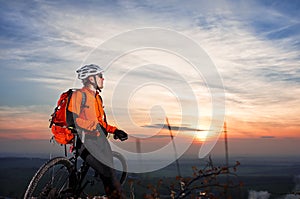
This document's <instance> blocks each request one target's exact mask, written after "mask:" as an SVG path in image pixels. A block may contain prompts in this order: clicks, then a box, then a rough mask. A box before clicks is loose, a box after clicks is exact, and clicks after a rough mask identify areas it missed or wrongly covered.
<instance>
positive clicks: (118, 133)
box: [114, 129, 128, 141]
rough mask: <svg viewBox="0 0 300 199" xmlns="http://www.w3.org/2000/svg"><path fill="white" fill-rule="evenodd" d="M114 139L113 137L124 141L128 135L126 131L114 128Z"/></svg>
mask: <svg viewBox="0 0 300 199" xmlns="http://www.w3.org/2000/svg"><path fill="white" fill-rule="evenodd" d="M114 139H115V140H116V139H119V140H121V141H124V140H127V139H128V135H127V133H125V132H124V131H122V130H119V129H117V130H115V132H114Z"/></svg>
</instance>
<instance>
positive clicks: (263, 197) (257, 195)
mask: <svg viewBox="0 0 300 199" xmlns="http://www.w3.org/2000/svg"><path fill="white" fill-rule="evenodd" d="M270 195H271V194H270V193H269V192H267V191H254V190H250V191H249V196H248V199H268V198H270Z"/></svg>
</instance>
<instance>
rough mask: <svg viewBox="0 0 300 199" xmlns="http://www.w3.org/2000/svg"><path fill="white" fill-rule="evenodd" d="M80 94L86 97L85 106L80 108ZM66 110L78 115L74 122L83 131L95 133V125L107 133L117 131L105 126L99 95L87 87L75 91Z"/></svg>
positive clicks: (107, 125)
mask: <svg viewBox="0 0 300 199" xmlns="http://www.w3.org/2000/svg"><path fill="white" fill-rule="evenodd" d="M82 92H84V93H85V95H86V102H85V106H84V107H81V100H82ZM68 110H69V111H71V112H72V113H75V114H76V115H78V117H77V118H76V120H75V122H76V124H77V125H78V126H79V127H80V128H83V129H86V130H88V131H95V130H96V127H97V124H98V123H99V124H100V125H101V126H103V127H104V128H105V129H106V131H107V132H108V133H114V132H115V130H116V129H117V128H116V127H114V126H111V125H109V124H107V122H106V118H105V112H104V110H103V105H102V99H101V97H100V95H99V94H98V92H97V94H96V93H95V92H94V91H91V90H90V89H88V88H87V87H83V88H82V89H80V90H78V91H75V92H74V93H73V94H72V97H71V99H70V103H69V107H68Z"/></svg>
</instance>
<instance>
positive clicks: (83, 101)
mask: <svg viewBox="0 0 300 199" xmlns="http://www.w3.org/2000/svg"><path fill="white" fill-rule="evenodd" d="M80 92H81V94H82V100H81V108H85V107H86V108H88V106H87V105H86V104H85V103H86V94H85V92H82V91H80Z"/></svg>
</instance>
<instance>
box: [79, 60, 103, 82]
mask: <svg viewBox="0 0 300 199" xmlns="http://www.w3.org/2000/svg"><path fill="white" fill-rule="evenodd" d="M103 71H104V69H103V68H102V67H100V66H98V65H95V64H90V65H85V66H82V67H81V68H79V69H78V70H76V73H78V79H80V80H83V79H85V78H87V77H89V76H91V75H97V74H100V73H102V72H103Z"/></svg>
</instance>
